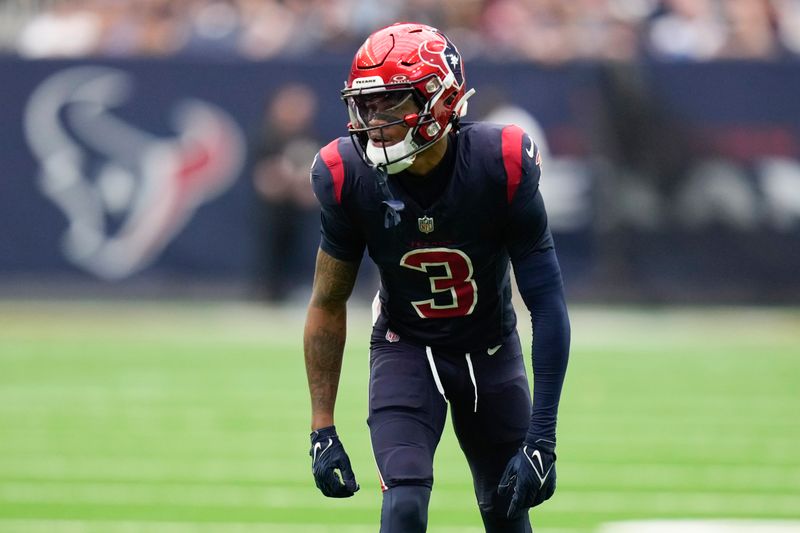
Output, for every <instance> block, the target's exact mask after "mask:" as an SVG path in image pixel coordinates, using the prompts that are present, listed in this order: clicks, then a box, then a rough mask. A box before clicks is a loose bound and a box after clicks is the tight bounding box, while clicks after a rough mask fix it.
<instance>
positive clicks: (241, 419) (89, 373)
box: [0, 302, 800, 533]
mask: <svg viewBox="0 0 800 533" xmlns="http://www.w3.org/2000/svg"><path fill="white" fill-rule="evenodd" d="M572 318H573V332H574V334H573V349H572V358H571V361H570V371H569V374H568V378H567V383H566V386H565V389H564V397H563V402H562V409H561V416H560V425H559V448H558V449H559V463H558V465H559V466H558V479H559V490H558V491H557V493H556V496H555V498H554V499H553V500H552V501H550V502H547V503H546V504H545V505H543V506H542V507H540V508H537V509H536V510H535V511H534V512H533V515H532V516H533V521H534V526H535V527H536V530H537V533H567V532H568V533H578V532H581V533H589V532H594V531H596V530H597V528H598V527H599V526H600V524H602V523H605V522H609V521H615V520H624V519H651V518H670V517H675V518H680V517H687V518H691V517H726V518H737V519H738V518H769V519H800V444H798V443H799V442H800V311H797V310H793V311H777V310H772V311H767V310H754V309H728V310H724V309H697V310H689V311H686V310H664V311H646V310H636V309H609V308H602V307H598V308H579V307H575V308H573V310H572ZM302 320H303V310H302V309H287V310H275V309H264V308H259V307H257V306H251V305H242V304H220V303H186V304H142V303H139V304H110V303H105V304H100V303H22V302H3V303H0V532H13V533H18V532H19V533H25V532H48V533H49V532H55V533H62V532H70V533H72V532H84V531H85V532H103V533H117V532H139V531H146V532H160V533H164V532H169V533H173V532H189V531H198V532H221V533H229V532H256V531H257V532H301V531H312V530H313V531H315V532H325V531H331V532H332V531H336V532H337V533H347V532H353V533H355V532H359V533H360V532H369V531H372V532H374V531H377V522H378V514H379V508H380V491H379V488H378V480H377V475H376V469H375V465H374V462H373V459H372V456H371V453H370V447H369V438H368V432H367V427H366V423H365V418H366V399H367V388H366V385H367V371H368V369H367V336H366V335H367V331H368V327H367V323H368V317H367V314H366V312H365V311H363V310H356V311H354V312H352V313H351V316H350V340H349V342H348V348H347V354H346V358H345V369H344V372H343V378H342V384H341V387H340V395H339V397H340V399H339V404H338V408H337V426H338V428H339V432H340V434H341V435H342V437H343V440H344V443H345V446H346V447H347V448H348V451H349V452H350V456H351V458H352V460H353V466H354V469H355V471H356V475H357V476H358V479H359V481H360V483H361V491H360V492H359V493H358V494H357V495H356V497H354V498H351V499H349V500H330V499H326V498H324V497H322V496H321V495H320V494H319V493H318V492H317V490H316V488H315V487H314V484H313V480H312V478H311V475H310V468H309V461H310V459H309V457H308V455H307V449H308V429H309V428H308V418H309V417H308V405H309V402H308V399H307V391H306V383H305V374H304V369H303V357H302V353H301V348H300V347H301V340H300V336H301V330H302ZM526 329H527V328H523V330H526ZM523 335H524V336H525V337H529V331H523ZM435 472H436V484H435V487H434V494H433V498H432V501H431V511H430V524H431V526H430V531H433V532H456V531H458V532H479V531H482V529H481V528H480V527H479V524H480V518H479V516H478V513H477V511H476V509H475V505H474V498H473V496H472V493H471V483H470V480H469V478H468V473H467V467H466V463H465V461H464V459H463V457H462V456H461V454H460V451H459V449H458V446H457V444H456V443H455V441H454V439H453V437H452V432H451V430H450V428H448V430H447V432H446V437H445V439H444V440H443V442H442V444H441V446H440V448H439V452H438V454H437V458H436V465H435Z"/></svg>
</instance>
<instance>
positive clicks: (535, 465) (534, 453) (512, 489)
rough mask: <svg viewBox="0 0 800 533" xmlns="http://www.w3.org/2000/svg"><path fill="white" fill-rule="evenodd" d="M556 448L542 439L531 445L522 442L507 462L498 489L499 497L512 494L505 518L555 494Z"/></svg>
mask: <svg viewBox="0 0 800 533" xmlns="http://www.w3.org/2000/svg"><path fill="white" fill-rule="evenodd" d="M555 446H556V445H555V443H554V442H551V441H549V440H545V439H537V440H536V441H535V442H534V443H533V444H529V443H527V442H525V443H524V444H523V445H522V447H521V448H520V449H519V451H518V452H517V454H516V455H515V456H514V457H512V458H511V460H510V461H509V462H508V466H506V471H505V472H504V473H503V477H502V478H501V479H500V486H499V487H498V489H497V490H498V492H499V493H500V495H501V496H508V495H509V494H513V496H512V498H511V504H510V505H509V506H508V518H510V519H514V518H516V517H518V516H520V514H522V513H523V512H524V511H526V510H527V509H528V508H530V507H535V506H537V505H539V504H540V503H542V502H543V501H545V500H546V499H548V498H549V497H550V496H552V495H553V493H554V492H555V491H556V453H555Z"/></svg>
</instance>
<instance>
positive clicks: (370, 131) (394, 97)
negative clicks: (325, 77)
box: [343, 76, 451, 174]
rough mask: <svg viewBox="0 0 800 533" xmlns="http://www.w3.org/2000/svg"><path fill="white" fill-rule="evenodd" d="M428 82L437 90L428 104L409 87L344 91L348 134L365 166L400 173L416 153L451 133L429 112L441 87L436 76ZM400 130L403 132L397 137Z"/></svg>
mask: <svg viewBox="0 0 800 533" xmlns="http://www.w3.org/2000/svg"><path fill="white" fill-rule="evenodd" d="M430 83H433V84H435V85H436V86H437V87H438V89H437V90H436V91H435V92H434V94H433V95H431V96H430V97H429V98H427V101H426V99H424V98H422V97H421V95H420V92H419V91H418V90H417V89H416V88H414V87H413V86H412V85H410V84H393V85H389V86H387V85H381V86H373V87H369V88H365V89H356V90H347V89H346V90H345V91H343V99H344V100H345V102H346V103H347V109H348V113H349V115H350V124H349V126H348V129H349V132H350V135H351V137H352V138H353V140H354V141H357V144H358V145H359V146H360V148H361V152H362V153H361V155H362V157H365V161H366V162H367V163H368V164H370V165H372V166H375V167H383V168H384V169H385V170H386V172H387V173H389V174H396V173H398V172H401V171H403V170H405V169H406V168H408V167H409V166H411V165H412V164H413V163H414V159H415V158H416V155H417V154H418V153H420V152H422V151H423V150H425V149H426V148H428V147H430V146H431V145H433V144H434V143H435V142H436V141H438V140H439V139H440V138H441V137H443V136H444V135H445V134H446V133H447V131H449V130H450V127H451V125H450V124H448V126H447V127H446V128H445V131H442V128H441V127H440V126H439V124H438V123H437V121H436V120H435V118H434V116H433V114H432V112H431V110H432V108H433V106H434V105H435V103H436V102H437V101H438V99H439V98H440V97H441V94H442V92H443V89H444V88H443V86H442V84H441V83H440V82H439V80H438V78H436V77H435V76H434V77H431V79H430V80H428V84H430ZM398 85H400V86H398ZM401 128H405V129H406V132H405V135H404V136H402V137H401V138H398V136H399V135H400V134H401V132H402V129H401Z"/></svg>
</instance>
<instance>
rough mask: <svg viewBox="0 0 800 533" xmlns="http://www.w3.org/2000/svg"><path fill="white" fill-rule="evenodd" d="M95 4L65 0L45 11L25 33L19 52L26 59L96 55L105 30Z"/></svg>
mask: <svg viewBox="0 0 800 533" xmlns="http://www.w3.org/2000/svg"><path fill="white" fill-rule="evenodd" d="M97 7H98V6H96V5H94V3H93V2H87V1H80V0H62V1H61V2H58V3H56V4H55V5H54V6H53V8H52V9H49V10H46V11H42V12H41V13H39V14H38V15H37V16H35V17H34V18H33V19H32V20H31V21H30V22H29V23H28V24H27V25H26V26H25V28H24V29H23V30H22V32H21V33H20V35H19V38H18V41H17V51H18V52H19V53H20V55H22V56H23V57H30V58H41V57H78V56H85V55H90V54H92V53H94V52H95V50H96V48H97V44H98V41H99V39H100V32H101V28H102V19H101V12H100V11H99V10H98V9H97Z"/></svg>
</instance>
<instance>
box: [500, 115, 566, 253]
mask: <svg viewBox="0 0 800 533" xmlns="http://www.w3.org/2000/svg"><path fill="white" fill-rule="evenodd" d="M501 142H502V152H503V167H504V170H505V173H506V201H507V202H508V219H507V225H506V230H505V239H506V245H507V247H508V253H509V256H510V257H511V259H512V261H517V260H519V259H522V258H525V257H527V256H529V255H531V254H533V253H536V252H542V251H545V250H547V249H549V248H552V247H553V238H552V236H551V235H550V229H549V227H548V224H547V212H546V211H545V207H544V200H543V199H542V195H541V193H540V192H539V179H540V178H541V174H542V159H541V155H540V153H539V149H538V147H537V146H536V144H534V142H533V140H532V139H531V138H530V136H528V134H527V133H525V132H524V131H522V129H521V128H519V127H518V126H514V125H511V126H506V127H505V128H503V131H502V141H501Z"/></svg>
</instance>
